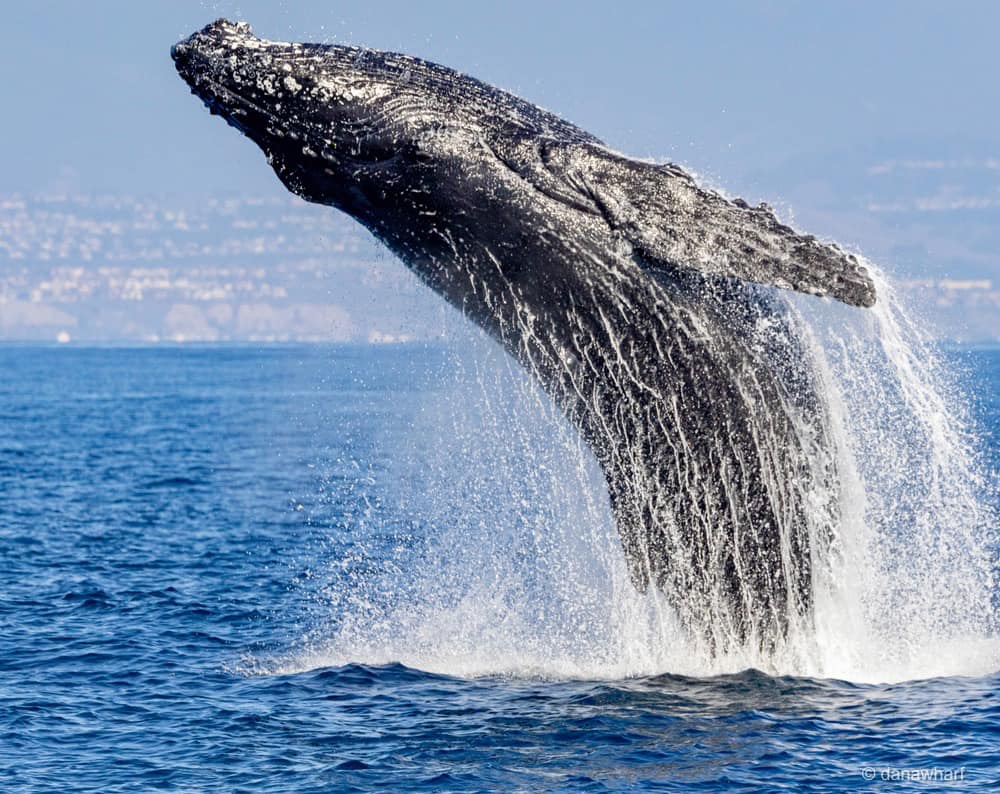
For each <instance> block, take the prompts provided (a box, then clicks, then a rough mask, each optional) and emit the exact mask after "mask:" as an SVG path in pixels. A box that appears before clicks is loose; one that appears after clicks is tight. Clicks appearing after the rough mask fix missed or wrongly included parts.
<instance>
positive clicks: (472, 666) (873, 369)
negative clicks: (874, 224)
mask: <svg viewBox="0 0 1000 794" xmlns="http://www.w3.org/2000/svg"><path fill="white" fill-rule="evenodd" d="M869 269H870V270H871V271H872V272H874V273H877V271H876V270H875V269H874V268H872V267H871V266H870V265H869ZM876 281H877V287H878V294H879V296H880V301H879V304H878V305H877V306H876V307H875V309H873V310H871V311H868V312H858V311H852V310H849V309H844V308H843V307H840V306H834V305H829V304H819V303H818V302H816V301H815V300H810V299H798V298H794V299H792V300H793V302H794V303H795V304H796V306H797V307H798V309H799V313H800V315H801V316H802V318H808V327H807V334H808V335H809V336H810V337H811V340H810V341H811V344H812V347H813V350H814V354H815V357H816V359H817V362H818V367H819V369H820V370H821V372H822V375H823V379H824V381H825V383H824V385H825V389H826V392H827V399H828V403H829V405H830V407H831V412H832V416H831V428H830V431H831V435H832V438H833V441H834V443H835V446H836V448H837V454H838V456H839V458H840V466H839V468H840V470H841V478H840V484H839V487H840V489H841V493H840V503H841V506H842V510H841V519H840V525H839V527H838V531H837V533H836V539H835V541H834V543H833V545H832V546H826V545H824V544H815V548H817V549H822V551H819V552H817V555H818V558H817V559H814V561H813V562H814V564H813V569H814V588H815V612H814V621H813V622H812V623H811V624H809V625H803V626H796V627H793V628H792V630H791V631H790V633H789V636H788V637H787V638H786V639H785V640H783V641H782V642H780V643H779V644H778V646H777V647H775V648H773V649H770V650H768V651H767V652H764V651H762V650H761V649H760V647H759V646H755V645H753V644H750V645H748V646H747V647H743V648H736V649H730V650H729V651H728V652H727V653H725V654H722V655H719V654H713V653H711V652H710V650H709V649H708V648H706V647H703V646H701V645H699V644H698V642H697V641H696V640H692V639H690V638H687V637H686V635H685V632H683V631H681V629H680V626H679V623H678V617H677V616H676V615H675V614H674V612H673V610H672V609H671V607H670V606H669V604H668V603H667V602H666V601H665V599H664V598H663V596H662V595H661V594H659V593H658V592H657V591H656V590H655V588H651V589H650V591H649V592H647V593H645V594H641V593H639V592H638V591H637V590H636V589H635V588H634V587H633V585H632V583H631V580H630V577H629V572H628V569H627V566H626V563H625V559H624V556H623V554H622V550H621V545H620V541H619V538H618V533H617V531H616V529H615V527H614V522H613V520H612V516H611V511H610V507H609V505H608V497H607V488H606V484H605V481H604V477H603V476H602V474H601V471H600V469H599V467H598V466H597V463H596V462H595V460H594V459H593V456H592V454H591V453H590V451H589V450H588V449H587V448H586V446H585V444H584V443H583V442H582V441H581V440H580V437H579V434H578V433H577V432H576V431H575V429H574V428H573V427H572V426H570V425H569V423H568V422H567V421H566V420H565V418H564V417H563V416H562V414H561V413H559V412H558V410H557V409H556V408H554V407H553V404H552V401H551V400H550V399H549V398H548V397H547V396H546V395H545V393H544V392H543V391H542V390H541V388H540V387H539V386H538V385H537V384H536V383H535V381H534V380H532V379H531V378H530V377H529V376H528V375H526V374H525V373H524V372H523V371H522V370H521V369H520V368H519V367H518V366H517V365H516V364H514V363H513V362H512V360H511V359H509V358H508V357H507V356H505V355H504V354H503V353H502V352H501V351H500V350H499V349H498V348H497V347H496V346H495V345H493V344H492V343H491V342H489V341H488V340H486V339H485V338H484V337H483V336H482V335H479V334H476V335H475V336H474V337H473V338H472V339H471V340H470V342H469V344H468V346H466V349H467V354H465V355H462V356H461V358H460V359H459V360H458V361H457V362H456V363H457V366H456V369H455V375H454V378H455V382H454V383H453V384H450V385H449V388H446V389H444V390H442V391H441V392H440V393H437V394H436V395H434V396H433V397H431V398H429V399H428V403H427V405H426V406H425V410H424V412H423V416H422V419H421V422H420V423H419V427H418V428H417V429H415V431H414V435H413V436H412V437H411V438H410V439H409V440H408V442H407V445H406V446H408V447H409V448H410V450H413V451H407V450H405V449H404V450H398V451H397V452H396V453H395V454H394V455H393V456H392V458H391V459H392V461H393V466H394V468H393V469H392V470H390V472H389V473H388V474H387V479H388V480H389V481H391V482H393V483H398V484H400V487H399V488H397V489H394V490H395V491H396V492H397V493H404V492H405V494H406V496H405V502H406V504H405V505H396V506H395V507H394V508H393V509H394V510H396V511H403V512H406V513H408V514H410V515H412V516H420V517H421V518H422V520H423V521H425V522H426V523H425V526H424V527H423V531H422V532H420V533H416V534H417V535H419V539H417V540H414V535H413V534H408V535H407V536H406V541H405V542H401V541H399V537H398V536H393V535H392V533H389V535H388V537H390V538H392V537H395V538H396V546H395V547H394V548H393V549H389V550H387V547H386V537H387V535H386V533H385V532H380V528H379V526H378V524H379V521H381V520H382V518H383V517H381V516H380V514H379V513H378V512H375V513H373V514H370V515H368V516H367V517H366V518H365V519H364V521H365V522H368V524H369V525H368V526H365V527H357V528H356V529H357V531H358V532H359V533H360V534H361V535H363V536H369V537H373V538H380V540H379V541H378V542H375V541H372V542H371V543H370V544H369V545H368V546H366V545H365V544H364V543H361V544H359V545H358V546H356V547H354V549H353V551H352V555H353V557H352V558H351V559H341V560H337V561H335V563H334V564H333V567H334V568H336V570H337V571H338V572H340V573H339V574H338V576H336V577H332V578H331V581H330V583H329V585H328V587H327V589H326V591H325V599H327V602H328V603H327V612H328V614H330V615H331V617H330V618H329V619H328V620H325V621H320V622H319V623H318V624H317V625H316V626H315V627H314V628H313V630H312V631H311V632H310V634H309V636H307V637H306V638H304V639H303V642H302V643H301V645H300V647H298V648H297V650H296V651H295V652H294V653H292V654H290V655H289V656H287V657H286V658H283V659H273V660H271V661H270V662H268V663H266V664H265V665H264V666H265V668H266V669H267V670H268V671H269V672H287V671H292V670H301V669H310V668H314V667H320V666H326V665H336V664H345V663H348V662H364V663H369V664H379V663H389V662H401V663H403V664H405V665H408V666H411V667H416V668H420V669H424V670H428V671H432V672H439V673H445V674H452V675H463V676H475V675H489V674H502V675H515V676H529V677H543V678H598V679H600V678H623V677H629V676H643V675H654V674H658V673H663V672H671V673H679V674H685V675H715V674H721V673H728V672H735V671H739V670H743V669H746V668H748V667H754V668H759V669H763V670H765V671H767V672H770V673H774V674H791V675H807V676H823V677H835V678H844V679H850V680H859V681H894V680H905V679H913V678H923V677H932V676H939V675H962V674H966V675H977V674H983V673H986V672H990V671H993V670H996V669H998V667H1000V643H998V641H997V639H996V621H995V615H994V613H993V606H992V600H991V599H992V593H993V589H994V579H993V577H994V568H993V561H992V554H993V553H994V550H995V548H996V537H995V527H996V515H995V512H994V508H993V507H992V506H991V502H990V500H989V497H988V488H989V483H988V482H987V480H986V476H985V474H984V472H983V470H982V469H981V467H980V465H979V464H978V462H977V460H976V454H975V448H976V438H975V436H974V435H973V433H972V431H971V429H970V428H971V423H970V422H969V419H968V416H967V415H966V413H965V411H964V409H963V407H962V406H963V404H964V401H963V399H962V397H961V394H960V393H959V392H958V390H957V389H956V388H955V385H954V383H953V381H952V378H951V376H950V374H949V372H948V369H947V368H946V366H945V365H944V363H943V361H942V360H941V358H940V357H939V356H938V354H937V353H936V352H935V351H934V348H933V346H932V345H931V344H930V342H929V340H928V338H927V337H926V336H925V334H924V333H923V332H922V331H921V330H920V327H919V326H918V324H917V323H915V322H914V321H913V320H912V319H911V317H910V316H909V314H908V313H907V311H906V309H905V307H904V306H903V305H902V304H901V302H900V301H899V299H898V297H897V296H896V295H895V293H894V291H893V290H892V288H891V285H890V284H889V283H888V281H887V280H886V279H885V278H884V277H882V276H877V278H876ZM818 307H819V308H818ZM392 443H393V445H394V446H397V447H398V443H399V441H398V439H393V441H392ZM417 450H419V451H417ZM403 486H405V487H403ZM389 545H390V546H391V545H392V541H391V540H390V542H389ZM403 547H405V549H404V548H403ZM401 549H402V551H401ZM387 561H395V562H392V563H391V564H390V562H387ZM373 571H377V573H373Z"/></svg>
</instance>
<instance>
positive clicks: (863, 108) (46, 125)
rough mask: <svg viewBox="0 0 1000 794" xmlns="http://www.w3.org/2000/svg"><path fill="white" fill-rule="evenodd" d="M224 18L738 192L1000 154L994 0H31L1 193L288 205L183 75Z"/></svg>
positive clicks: (24, 18)
mask: <svg viewBox="0 0 1000 794" xmlns="http://www.w3.org/2000/svg"><path fill="white" fill-rule="evenodd" d="M11 5H13V8H12V7H11ZM219 16H226V17H230V18H241V19H246V20H248V21H249V22H251V24H252V25H253V26H254V29H255V31H256V32H257V33H258V34H259V35H263V36H266V37H269V38H280V39H301V40H324V41H334V42H347V43H353V44H360V45H366V46H373V47H379V48H384V49H395V50H401V51H405V52H408V53H411V54H415V55H419V56H422V57H426V58H429V59H431V60H435V61H439V62H441V63H445V64H447V65H449V66H452V67H455V68H458V69H461V70H463V71H465V72H468V73H471V74H474V75H475V76H477V77H480V78H482V79H485V80H487V81H489V82H492V83H495V84H497V85H500V86H502V87H504V88H508V89H510V90H513V91H515V92H517V93H519V94H521V95H523V96H525V97H526V98H528V99H530V100H533V101H535V102H537V103H539V104H541V105H544V106H546V107H548V108H550V109H552V110H555V111H556V112H558V113H560V114H561V115H563V116H565V117H567V118H569V119H570V120H572V121H574V122H576V123H578V124H580V125H582V126H584V127H586V128H588V129H590V130H591V131H592V132H594V133H596V134H597V135H599V136H600V137H602V138H604V139H605V140H606V141H607V142H608V143H609V144H610V145H612V146H614V147H615V148H617V149H620V150H623V151H626V152H629V153H631V154H635V155H639V156H645V157H658V158H663V159H674V160H677V161H680V162H684V163H686V164H688V165H689V166H691V167H693V168H695V169H697V170H699V171H701V172H703V173H707V174H709V175H711V176H712V177H713V178H714V179H715V180H717V181H718V182H720V183H721V184H730V185H731V184H732V183H733V182H736V183H737V184H736V185H735V187H736V188H737V189H738V188H739V187H740V184H739V183H740V181H741V180H742V179H745V178H746V177H745V176H744V175H745V174H747V173H756V174H760V173H764V174H766V173H767V172H768V169H770V168H772V167H774V166H778V165H779V164H782V163H785V162H787V161H788V160H794V159H795V158H797V157H801V156H807V157H822V156H823V155H824V153H826V152H842V151H845V150H852V149H857V148H864V147H871V146H881V147H883V149H885V150H886V151H892V150H893V148H894V147H896V148H899V147H904V148H905V147H907V146H916V147H918V148H919V147H923V148H924V149H927V150H929V149H933V148H934V147H935V146H938V145H944V144H947V145H948V146H950V147H951V149H952V152H954V150H955V149H956V147H957V148H958V149H959V150H961V148H962V147H963V146H970V147H975V146H980V147H981V146H982V145H984V143H985V144H987V145H989V144H992V143H993V142H996V141H997V140H1000V80H998V76H1000V74H998V72H1000V70H998V69H997V56H996V35H997V30H998V29H1000V3H990V2H951V3H947V4H945V3H928V2H881V3H879V2H868V3H853V2H837V3H823V4H821V3H818V2H779V1H778V0H774V1H773V2H753V1H752V0H745V1H744V2H738V3H736V2H734V3H730V2H720V3H691V2H658V3H654V2H633V3H629V2H623V3H616V4H611V3H585V2H543V1H542V0H535V1H534V2H522V0H508V1H507V2H504V3H473V2H468V1H466V2H436V3H434V2H430V3H418V2H413V0H410V2H397V1H396V0H387V1H384V2H371V1H370V0H366V2H336V1H335V0H323V1H322V2H314V1H313V0H303V1H301V2H294V1H293V0H288V1H287V2H280V1H279V2H276V1H275V0H270V2H262V1H259V0H242V1H241V2H189V1H187V0H171V1H170V2H148V1H146V2H138V0H129V1H128V2H124V1H123V0H91V1H90V2H56V1H55V0H48V1H46V0H34V2H32V3H18V4H16V5H14V4H8V5H7V6H6V7H5V9H4V10H3V12H2V17H0V18H2V19H3V27H4V30H5V34H6V35H5V37H4V39H5V41H4V46H3V49H2V51H0V67H2V69H3V75H4V78H3V80H2V81H0V103H2V106H3V108H4V122H5V123H4V124H3V125H2V128H0V129H2V132H0V134H2V135H3V142H2V143H3V145H2V146H0V158H2V161H0V173H2V174H3V183H2V184H0V192H11V191H22V192H45V191H50V190H53V189H59V188H65V189H70V190H81V191H96V192H116V193H133V194H136V193H160V194H201V193H206V192H209V193H218V192H225V191H230V190H234V191H240V192H254V193H269V192H274V191H278V190H280V189H281V188H280V186H279V185H278V183H277V180H276V179H275V178H274V177H273V175H272V174H271V172H270V169H268V168H267V167H266V166H265V164H264V162H263V158H262V156H261V155H260V154H259V152H258V151H257V150H256V148H255V147H254V146H253V145H252V144H250V143H249V142H247V141H244V140H240V139H239V137H238V136H237V135H236V134H235V133H234V132H233V130H231V129H229V128H228V127H226V125H224V124H222V123H220V122H219V120H218V119H213V118H211V117H209V115H208V113H207V112H206V111H204V109H203V108H202V107H201V105H200V103H199V102H197V101H196V100H195V99H194V98H193V97H191V96H190V95H188V93H187V89H186V87H185V86H184V84H183V83H182V82H181V81H180V79H179V78H178V77H177V76H176V74H175V73H174V70H173V65H172V63H171V61H170V58H169V47H170V45H171V44H172V43H173V42H174V41H176V40H177V39H178V38H180V37H182V36H184V35H187V34H188V33H190V32H192V31H193V30H195V29H196V28H199V27H201V26H202V25H204V24H206V23H207V22H209V21H211V20H212V19H214V18H216V17H219ZM757 179H758V181H760V179H761V178H760V177H759V176H758V177H757ZM766 182H767V178H766V177H764V178H763V184H755V187H758V188H759V191H758V192H760V193H763V194H765V195H766V194H767V193H768V189H769V187H770V186H769V185H767V184H766Z"/></svg>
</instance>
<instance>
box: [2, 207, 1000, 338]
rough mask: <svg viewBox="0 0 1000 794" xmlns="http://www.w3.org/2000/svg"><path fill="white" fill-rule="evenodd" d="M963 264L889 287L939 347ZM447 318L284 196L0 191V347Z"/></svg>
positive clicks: (982, 301) (361, 237)
mask: <svg viewBox="0 0 1000 794" xmlns="http://www.w3.org/2000/svg"><path fill="white" fill-rule="evenodd" d="M802 203H805V202H802ZM848 220H849V217H848V216H847V215H845V216H844V218H843V219H842V222H844V223H847V221H848ZM803 225H804V226H807V225H810V224H809V223H808V220H806V221H805V222H804V223H803ZM862 242H864V241H862ZM876 248H877V247H876ZM980 250H982V247H980ZM998 250H1000V245H998ZM998 256H1000V254H998ZM977 267H978V269H977V270H976V271H974V272H971V273H970V275H969V276H968V277H962V278H959V277H957V276H956V275H954V273H959V272H962V273H965V272H969V270H970V268H969V267H963V268H962V269H960V268H959V267H956V268H955V269H954V271H953V272H952V273H951V274H949V275H946V276H940V277H938V276H927V275H924V274H921V275H917V276H912V277H908V278H896V279H894V283H895V284H896V285H897V287H898V288H899V290H900V292H901V293H902V294H903V296H904V298H905V299H906V300H907V302H908V303H910V304H912V305H914V306H915V307H917V309H918V310H919V311H920V312H921V313H922V314H923V315H924V316H925V317H926V318H927V320H928V322H929V323H930V324H931V325H932V326H933V327H934V329H935V332H936V335H937V336H938V337H939V338H940V339H942V340H949V341H953V342H956V343H958V344H961V345H968V344H977V345H984V344H985V345H988V346H990V345H995V344H997V343H1000V285H998V283H997V281H998V280H997V279H994V278H992V277H991V273H992V271H993V270H997V271H998V272H1000V263H998V264H997V265H996V267H993V266H992V265H991V263H989V262H987V263H986V264H985V267H984V266H983V263H982V262H980V263H979V265H978V266H977ZM456 322H458V320H457V315H455V313H454V312H453V311H452V310H450V309H448V308H447V307H445V306H444V305H443V303H442V302H441V301H438V300H436V299H435V297H434V296H433V295H432V294H430V292H429V291H428V290H427V289H425V288H424V287H423V286H422V285H421V284H420V283H419V281H418V280H417V279H416V277H415V276H413V275H412V274H411V273H410V272H409V271H408V270H407V269H406V268H405V267H403V266H402V265H401V264H399V263H398V262H397V261H396V260H395V258H394V257H392V256H391V255H390V254H389V253H387V252H386V251H384V250H383V249H381V248H380V247H379V246H378V245H377V244H376V243H375V242H374V241H373V240H372V239H371V238H370V236H368V234H367V233H366V232H365V231H364V230H363V229H361V228H360V227H359V226H357V225H356V224H354V223H352V222H351V221H350V220H349V219H347V218H345V217H343V216H341V215H340V214H339V213H337V212H334V211H332V210H330V209H329V208H326V207H318V206H314V205H309V204H306V203H305V202H302V201H300V200H298V199H295V198H292V197H286V196H284V195H278V196H274V197H265V198H255V197H250V198H241V197H228V198H218V197H216V198H210V197H206V198H203V199H188V200H179V199H173V200H172V199H159V200H154V199H150V198H130V197H114V196H90V195H52V196H42V197H27V196H21V195H8V196H0V341H3V342H12V341H25V342H43V343H44V342H51V343H63V344H73V343H85V344H107V343H112V344H116V343H127V344H150V345H155V344H192V343H194V344H203V343H226V342H232V343H256V344H261V343H331V342H349V343H362V344H400V343H408V342H428V341H435V340H441V339H442V338H445V337H446V336H447V334H448V328H449V327H450V326H454V325H455V324H456Z"/></svg>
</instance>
